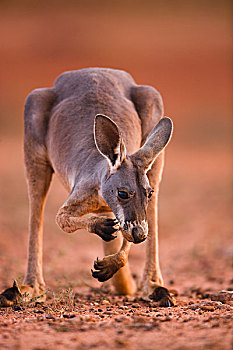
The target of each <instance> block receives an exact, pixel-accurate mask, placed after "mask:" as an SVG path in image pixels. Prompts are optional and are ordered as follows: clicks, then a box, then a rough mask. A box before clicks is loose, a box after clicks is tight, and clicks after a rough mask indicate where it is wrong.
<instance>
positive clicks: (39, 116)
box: [24, 68, 172, 296]
mask: <svg viewBox="0 0 233 350" xmlns="http://www.w3.org/2000/svg"><path fill="white" fill-rule="evenodd" d="M97 115H99V116H97ZM162 115H163V104H162V99H161V96H160V94H159V93H158V91H156V90H155V89H154V88H152V87H149V86H142V85H136V83H135V82H134V80H133V79H132V77H131V76H130V75H129V74H128V73H126V72H124V71H119V70H113V69H103V68H89V69H83V70H78V71H71V72H66V73H64V74H62V75H61V76H59V77H58V79H57V80H56V81H55V84H54V86H53V87H52V88H47V89H38V90H35V91H33V92H32V93H31V94H30V95H29V96H28V98H27V100H26V103H25V143H24V149H25V167H26V176H27V180H28V189H29V199H30V221H29V231H30V235H29V252H28V269H27V274H26V276H25V281H24V282H25V284H26V285H29V286H33V288H34V295H38V293H41V291H43V289H44V280H43V276H42V213H43V205H44V199H45V196H46V194H47V191H48V188H49V184H50V181H51V178H52V174H53V172H55V173H56V174H57V175H58V177H59V178H60V179H61V181H62V183H63V184H64V186H65V187H66V189H67V190H68V191H69V193H70V194H69V196H68V198H67V200H66V202H65V203H64V204H63V206H62V207H61V208H60V209H59V211H58V214H57V223H58V225H59V226H60V227H61V228H62V229H63V230H64V231H66V232H74V231H76V230H78V229H86V230H88V231H90V232H93V233H96V234H98V235H99V236H100V237H102V238H103V239H104V240H106V241H107V240H112V239H114V238H115V235H116V234H117V235H120V231H121V232H122V235H123V243H122V247H121V249H120V250H119V245H118V246H117V248H116V245H114V244H115V243H113V242H111V243H108V247H111V246H112V247H113V246H114V247H115V248H114V249H113V253H112V255H109V256H107V257H105V258H104V259H103V260H101V261H100V260H98V261H96V262H95V265H94V267H95V271H93V276H94V277H95V278H97V279H98V280H99V281H104V280H106V279H108V278H111V277H112V276H113V275H114V274H115V273H116V272H117V271H118V270H119V269H120V268H121V267H123V266H125V268H123V269H121V271H122V275H121V277H119V276H120V274H121V272H120V271H118V273H117V274H118V275H116V276H118V277H119V278H118V279H117V278H116V279H115V281H116V283H115V286H116V288H117V289H118V290H124V291H126V293H133V292H134V290H135V288H134V286H133V283H132V280H131V279H132V278H131V277H130V275H129V269H128V265H127V257H128V253H129V247H130V243H129V242H134V243H136V242H141V241H143V240H144V239H145V238H146V237H147V234H148V224H149V237H148V244H149V246H148V250H147V251H148V253H147V263H146V268H145V273H144V277H143V281H142V285H141V288H142V290H143V294H144V296H148V294H149V293H151V288H152V287H153V286H158V285H162V283H163V282H162V277H161V272H160V268H159V263H158V242H157V195H158V187H159V182H160V179H161V175H162V169H163V149H164V148H165V146H166V145H167V143H168V141H169V139H170V136H171V132H172V123H171V120H170V119H169V118H164V119H162V120H161V121H160V123H159V124H158V125H157V126H155V124H157V123H158V121H159V119H160V118H161V117H162ZM105 116H107V117H105ZM95 118H96V119H95ZM94 127H95V136H94V129H93V128H94ZM149 134H150V135H149ZM148 135H149V137H148V138H147V136H148ZM144 142H145V144H144V146H142V145H143V143H144ZM141 146H142V147H141ZM140 147H141V148H140ZM150 166H152V168H151V170H150V171H149V172H148V173H147V171H148V169H149V168H150ZM152 187H153V188H154V191H155V194H154V197H152V200H151V203H150V204H149V207H148V212H149V215H148V214H147V206H148V194H149V193H150V191H151V188H152ZM118 190H126V191H128V193H129V199H128V200H127V201H122V200H119V197H118V195H117V193H118V192H117V191H118ZM112 212H113V213H114V216H112V219H109V218H107V216H108V213H112ZM99 214H102V215H99ZM103 214H104V215H103ZM114 217H116V218H117V221H114ZM147 217H148V220H147ZM117 231H118V232H117ZM135 237H136V238H135ZM116 249H117V251H116ZM106 251H111V248H106ZM125 276H128V278H124V277H125ZM119 281H120V282H119ZM122 281H123V282H122ZM127 285H128V287H127ZM129 285H131V286H132V287H129Z"/></svg>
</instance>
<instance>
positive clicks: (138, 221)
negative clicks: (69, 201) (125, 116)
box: [94, 114, 172, 243]
mask: <svg viewBox="0 0 233 350" xmlns="http://www.w3.org/2000/svg"><path fill="white" fill-rule="evenodd" d="M171 133H172V121H171V119H169V118H167V117H165V118H163V119H161V120H160V122H159V123H158V124H157V125H156V126H155V127H154V129H153V130H152V131H151V133H150V135H149V136H148V138H147V140H146V142H145V144H144V145H143V146H142V147H141V148H140V149H139V150H138V151H137V152H135V153H134V154H132V155H127V153H126V147H125V144H124V141H123V139H122V136H121V133H120V131H119V129H118V126H117V125H116V124H115V123H114V122H113V121H112V120H111V119H110V118H108V117H106V116H104V115H100V114H98V115H97V116H96V117H95V124H94V138H95V144H96V147H97V149H98V151H99V152H100V153H101V154H102V156H103V157H105V158H106V159H107V162H108V171H107V173H106V175H105V176H104V178H103V179H102V183H101V192H102V196H103V198H104V200H105V202H106V203H107V204H108V205H109V207H110V208H111V209H112V211H113V213H114V214H115V216H116V218H117V220H118V221H119V223H120V226H121V230H122V233H123V235H124V237H125V238H126V239H127V240H128V241H131V242H134V243H140V242H142V241H144V240H145V239H146V237H147V234H148V224H147V205H148V201H149V199H150V197H151V196H152V194H153V189H152V188H151V186H150V183H149V180H148V177H147V171H148V170H149V169H150V168H151V166H152V164H153V162H154V161H155V159H156V157H157V156H158V155H159V153H160V152H161V151H162V150H163V149H164V148H165V146H166V145H167V143H168V142H169V140H170V137H171Z"/></svg>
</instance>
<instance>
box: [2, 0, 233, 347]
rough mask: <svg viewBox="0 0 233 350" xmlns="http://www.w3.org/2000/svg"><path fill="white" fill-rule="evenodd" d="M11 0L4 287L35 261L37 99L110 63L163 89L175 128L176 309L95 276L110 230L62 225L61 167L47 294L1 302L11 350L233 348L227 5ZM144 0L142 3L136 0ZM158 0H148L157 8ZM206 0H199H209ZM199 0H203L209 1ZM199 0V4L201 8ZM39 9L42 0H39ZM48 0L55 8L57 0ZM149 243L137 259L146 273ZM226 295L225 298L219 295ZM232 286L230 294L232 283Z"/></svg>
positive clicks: (168, 254)
mask: <svg viewBox="0 0 233 350" xmlns="http://www.w3.org/2000/svg"><path fill="white" fill-rule="evenodd" d="M9 3H10V4H11V5H8V6H6V5H5V6H3V5H1V21H0V31H1V33H4V35H3V36H2V37H1V55H0V69H1V72H0V79H1V80H0V87H1V97H0V128H1V133H0V290H1V289H4V288H7V287H9V286H10V285H11V284H12V283H13V280H14V279H17V281H18V282H19V283H20V282H22V280H23V274H24V272H25V269H26V256H27V221H28V200H27V189H26V184H25V180H24V170H23V151H22V143H23V141H22V140H23V124H22V111H23V103H24V99H25V96H26V95H27V94H28V93H29V92H30V91H31V90H32V89H34V88H37V87H41V86H50V85H51V84H52V82H53V81H54V79H55V77H56V76H57V75H58V74H59V73H61V72H62V71H64V70H70V69H78V68H82V67H87V66H108V67H115V68H123V69H126V70H127V71H129V72H130V73H131V74H132V75H133V76H134V77H135V79H136V81H137V82H140V83H143V84H151V85H153V86H155V87H157V88H158V89H159V90H160V91H161V92H162V95H163V98H164V103H165V112H166V114H167V115H170V116H172V117H173V119H174V123H175V132H174V137H173V140H172V142H171V143H170V145H169V147H168V149H167V154H166V166H165V171H164V177H163V183H162V185H161V191H160V203H159V233H160V261H161V267H162V272H163V277H164V280H165V286H166V287H167V288H169V289H170V290H172V291H173V293H174V294H175V295H176V300H177V306H175V307H172V308H160V307H158V306H157V305H156V303H154V302H145V301H142V300H140V299H139V298H138V296H137V295H135V296H133V297H126V296H119V295H116V294H114V291H113V290H112V288H111V285H110V283H106V284H103V285H101V284H100V283H98V282H97V281H95V280H94V279H93V278H92V277H91V273H90V269H91V268H92V266H93V261H94V260H95V258H96V257H97V256H99V257H101V256H103V251H102V246H101V240H100V239H99V238H98V237H96V236H93V235H91V234H89V233H87V232H84V231H80V232H78V233H76V234H74V235H67V234H65V233H63V232H62V231H61V230H59V228H58V227H57V226H56V224H55V215H56V211H57V210H58V208H59V207H60V206H61V204H62V203H63V202H64V201H65V199H66V196H67V193H66V192H65V190H64V189H63V188H62V186H61V184H60V183H59V181H58V179H56V178H54V181H53V184H52V186H51V189H50V192H49V196H48V200H47V203H46V209H45V219H44V231H45V235H44V275H45V280H46V284H47V301H46V302H45V303H44V304H41V305H40V304H37V303H35V302H32V303H30V304H28V305H19V306H16V307H13V308H6V309H0V349H23V350H24V349H30V350H31V349H33V350H47V349H64V348H69V349H91V348H96V349H103V348H106V349H108V348H109V349H146V350H149V349H151V350H152V349H166V348H167V349H172V350H173V349H174V350H175V349H176V350H178V349H216V350H219V349H232V346H233V339H232V328H233V327H232V315H233V313H232V311H233V302H232V297H231V300H230V297H229V298H228V300H227V299H226V298H224V299H221V298H220V297H221V295H220V294H219V292H220V291H222V290H225V291H228V292H230V291H232V290H233V274H232V260H233V235H232V147H231V136H232V122H231V117H232V102H231V96H232V78H231V77H232V67H231V55H232V53H231V52H232V47H231V45H232V44H231V27H230V20H231V18H230V16H229V14H228V12H229V9H228V8H227V2H225V1H223V3H224V4H225V5H226V6H223V7H219V8H215V9H214V6H215V5H216V4H217V2H213V4H215V5H213V8H211V10H210V8H209V7H208V6H207V7H201V6H200V8H185V9H183V10H182V8H172V7H171V8H165V9H164V8H163V7H161V3H159V4H160V5H159V7H158V8H156V7H153V6H152V4H151V3H150V2H148V8H147V10H145V9H142V8H141V7H140V6H139V5H138V6H139V7H136V8H135V9H134V10H133V11H132V10H131V8H130V6H131V5H130V4H132V3H131V2H130V1H126V2H125V4H126V5H124V6H125V8H124V10H123V3H121V5H122V6H121V7H114V6H113V7H108V6H107V3H105V2H103V4H104V5H103V7H102V8H101V9H100V8H99V7H98V6H97V5H96V4H97V3H96V2H93V4H92V5H91V3H92V2H87V3H88V5H86V7H84V5H82V6H81V5H80V4H81V3H79V5H74V3H73V2H71V3H72V6H69V7H67V6H66V5H64V3H63V2H58V6H57V8H56V9H55V8H54V7H53V6H50V7H49V6H48V5H46V4H45V3H44V2H42V4H44V7H43V6H42V5H40V6H39V5H37V7H35V8H33V7H32V5H30V2H25V4H26V5H24V6H21V7H20V6H19V5H17V2H13V1H10V2H9ZM136 3H138V2H136ZM149 3H150V5H149ZM198 3H199V2H198ZM200 3H201V2H200ZM200 3H199V5H200ZM38 6H39V7H38ZM46 6H47V7H46ZM144 256H145V243H142V244H140V245H139V246H134V247H133V248H132V250H131V253H130V258H129V260H130V265H131V269H132V272H133V274H134V277H135V279H136V281H137V283H139V281H140V276H141V273H142V271H143V266H144ZM216 295H217V296H216ZM229 295H230V293H229Z"/></svg>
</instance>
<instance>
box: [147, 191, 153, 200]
mask: <svg viewBox="0 0 233 350" xmlns="http://www.w3.org/2000/svg"><path fill="white" fill-rule="evenodd" d="M153 192H154V190H151V191H150V192H149V194H148V198H149V199H150V198H151V196H152V194H153Z"/></svg>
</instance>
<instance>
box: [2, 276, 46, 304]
mask: <svg viewBox="0 0 233 350" xmlns="http://www.w3.org/2000/svg"><path fill="white" fill-rule="evenodd" d="M36 294H37V295H38V294H40V293H36V290H35V288H33V287H31V286H29V285H20V286H18V284H17V282H16V281H14V283H13V287H10V288H7V289H6V290H4V291H3V292H2V293H1V294H0V307H8V306H13V305H17V304H21V303H26V302H29V301H31V300H34V299H35V300H36V301H38V302H43V301H45V294H44V293H41V295H38V296H35V295H36Z"/></svg>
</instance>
